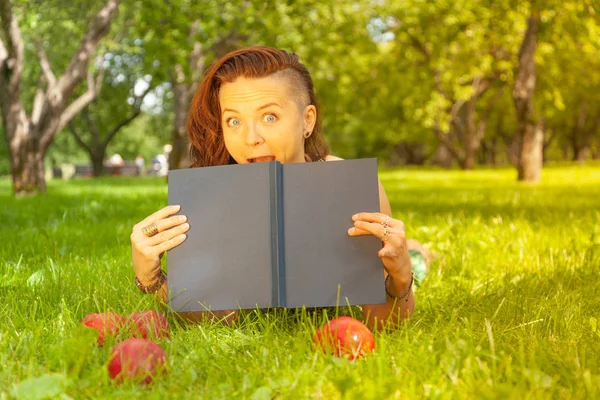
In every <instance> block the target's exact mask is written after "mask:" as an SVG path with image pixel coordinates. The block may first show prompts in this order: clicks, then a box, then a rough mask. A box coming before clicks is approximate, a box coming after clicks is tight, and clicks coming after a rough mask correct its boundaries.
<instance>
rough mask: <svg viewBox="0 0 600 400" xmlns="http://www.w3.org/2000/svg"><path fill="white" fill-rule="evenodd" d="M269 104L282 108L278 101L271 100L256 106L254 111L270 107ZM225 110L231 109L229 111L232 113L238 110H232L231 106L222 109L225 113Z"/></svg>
mask: <svg viewBox="0 0 600 400" xmlns="http://www.w3.org/2000/svg"><path fill="white" fill-rule="evenodd" d="M271 106H277V107H279V108H282V107H281V106H280V105H279V103H275V102H271V103H267V104H263V105H262V106H260V107H258V108H257V109H256V111H260V110H263V109H265V108H268V107H271ZM226 111H231V112H234V113H236V112H238V111H237V110H234V109H232V108H224V109H223V113H225V112H226Z"/></svg>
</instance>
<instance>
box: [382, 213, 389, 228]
mask: <svg viewBox="0 0 600 400" xmlns="http://www.w3.org/2000/svg"><path fill="white" fill-rule="evenodd" d="M388 222H390V216H389V215H386V216H385V222H382V223H381V225H383V227H384V228H387V227H388V226H389V225H388Z"/></svg>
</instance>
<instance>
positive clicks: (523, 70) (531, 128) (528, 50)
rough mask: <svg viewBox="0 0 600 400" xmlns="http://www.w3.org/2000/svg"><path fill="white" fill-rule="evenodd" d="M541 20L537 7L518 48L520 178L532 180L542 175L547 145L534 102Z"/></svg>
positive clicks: (516, 86)
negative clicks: (544, 151) (544, 148)
mask: <svg viewBox="0 0 600 400" xmlns="http://www.w3.org/2000/svg"><path fill="white" fill-rule="evenodd" d="M539 24H540V12H539V10H536V9H534V10H533V11H532V12H531V16H530V17H529V20H528V21H527V30H526V31H525V35H524V38H523V42H522V43H521V48H520V49H519V64H518V69H517V75H516V78H515V83H514V87H513V99H514V103H515V109H516V112H517V132H516V140H517V143H518V152H517V156H518V159H517V172H518V178H517V179H518V180H520V181H532V182H535V181H538V180H539V179H540V177H541V173H542V161H543V158H542V151H543V146H544V131H543V121H542V120H541V119H540V118H539V117H538V116H537V115H536V112H535V109H534V104H533V94H534V92H535V82H536V75H535V58H534V56H535V50H536V47H537V40H538V29H539Z"/></svg>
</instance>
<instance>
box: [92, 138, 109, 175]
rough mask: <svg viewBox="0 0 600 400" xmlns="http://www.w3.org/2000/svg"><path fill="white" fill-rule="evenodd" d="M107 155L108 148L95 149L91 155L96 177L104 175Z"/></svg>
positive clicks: (99, 147)
mask: <svg viewBox="0 0 600 400" xmlns="http://www.w3.org/2000/svg"><path fill="white" fill-rule="evenodd" d="M105 154H106V147H104V146H98V147H95V148H94V149H93V151H92V152H91V153H90V158H91V159H92V168H93V175H94V177H96V178H97V177H99V176H102V175H104V156H105Z"/></svg>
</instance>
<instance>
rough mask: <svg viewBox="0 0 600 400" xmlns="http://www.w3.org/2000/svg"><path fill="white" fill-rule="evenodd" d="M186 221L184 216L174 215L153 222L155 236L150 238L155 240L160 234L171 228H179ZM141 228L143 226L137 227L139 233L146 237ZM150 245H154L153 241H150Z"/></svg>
mask: <svg viewBox="0 0 600 400" xmlns="http://www.w3.org/2000/svg"><path fill="white" fill-rule="evenodd" d="M186 221H187V217H186V216H185V215H174V216H172V217H169V218H165V219H159V220H158V221H155V222H154V223H155V224H156V231H157V234H155V235H153V236H151V237H152V238H156V237H157V236H158V235H159V234H160V233H161V232H165V231H167V230H169V229H171V228H173V227H176V226H180V225H181V224H183V223H184V222H186ZM143 228H144V226H141V227H139V231H140V233H141V234H142V235H143V236H144V237H148V236H146V234H145V233H144V231H143ZM161 241H164V240H161ZM152 243H153V244H155V241H152Z"/></svg>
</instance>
